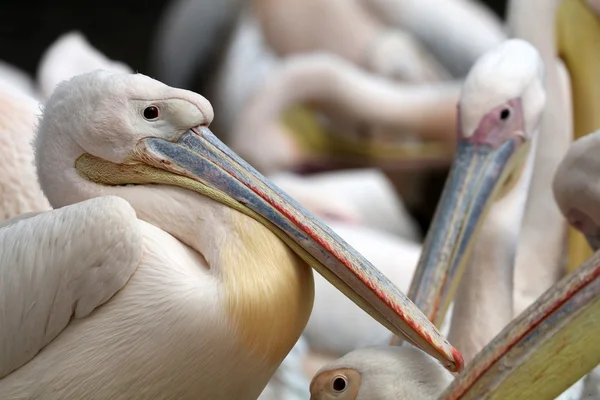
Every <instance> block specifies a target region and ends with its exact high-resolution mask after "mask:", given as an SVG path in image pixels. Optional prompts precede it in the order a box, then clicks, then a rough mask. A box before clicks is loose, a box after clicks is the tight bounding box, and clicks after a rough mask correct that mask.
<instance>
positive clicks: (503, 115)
mask: <svg viewBox="0 0 600 400" xmlns="http://www.w3.org/2000/svg"><path fill="white" fill-rule="evenodd" d="M509 117H510V110H509V109H508V108H505V109H504V110H502V111H500V119H501V120H502V121H506V120H507V119H508V118H509Z"/></svg>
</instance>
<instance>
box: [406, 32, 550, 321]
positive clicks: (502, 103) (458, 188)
mask: <svg viewBox="0 0 600 400" xmlns="http://www.w3.org/2000/svg"><path fill="white" fill-rule="evenodd" d="M544 104H545V92H544V88H543V63H542V60H541V58H540V56H539V54H538V52H537V51H536V49H535V48H534V47H533V46H531V45H530V44H529V43H527V42H525V41H522V40H517V39H514V40H507V41H505V42H504V43H502V44H501V45H499V46H497V47H496V48H495V49H493V50H491V51H489V52H488V53H486V54H485V55H483V56H482V57H481V58H480V59H479V60H478V61H477V63H476V64H475V65H474V66H473V68H472V69H471V71H470V73H469V75H468V76H467V78H466V81H465V83H464V86H463V90H462V93H461V98H460V102H459V111H458V112H459V123H458V124H459V126H458V148H457V153H456V156H455V159H454V164H453V166H452V169H451V172H450V175H449V177H448V180H447V182H446V187H445V189H444V192H443V194H442V198H441V200H440V202H439V205H438V208H437V211H436V215H435V218H434V221H433V223H432V225H431V228H430V230H429V233H428V235H427V238H426V240H425V245H424V249H423V252H422V255H421V259H420V260H419V265H418V267H417V272H416V273H415V277H414V279H413V282H412V285H411V290H410V292H409V297H410V298H411V299H413V301H415V304H417V305H418V306H419V308H420V309H421V310H422V311H423V312H424V313H425V314H426V315H427V316H428V317H429V318H430V319H431V320H432V321H433V322H434V323H435V324H436V325H437V326H440V325H441V323H442V322H443V319H444V315H445V312H446V310H447V308H448V305H449V303H450V301H451V299H452V297H453V294H454V291H455V290H456V287H457V284H458V282H459V279H460V277H461V276H462V273H463V271H464V266H465V263H466V260H467V257H468V254H469V250H470V246H471V244H472V242H473V238H474V237H475V236H476V234H477V229H478V227H479V226H480V222H481V221H482V220H483V218H484V216H485V214H486V212H487V211H488V210H489V206H490V205H491V202H492V201H493V200H494V199H496V198H498V197H499V196H503V195H504V194H505V193H506V192H507V191H509V190H510V189H511V188H512V186H513V185H514V184H515V183H516V182H517V181H518V180H519V178H520V175H521V173H522V171H523V169H524V165H525V160H526V159H527V156H528V154H529V152H530V151H531V147H532V146H531V143H532V141H533V139H534V138H535V133H536V129H537V124H538V121H539V119H540V116H541V113H542V110H543V108H544Z"/></svg>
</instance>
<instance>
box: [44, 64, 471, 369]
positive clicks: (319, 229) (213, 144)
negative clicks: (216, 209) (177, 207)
mask: <svg viewBox="0 0 600 400" xmlns="http://www.w3.org/2000/svg"><path fill="white" fill-rule="evenodd" d="M65 116H67V117H65ZM212 118H213V110H212V107H211V105H210V103H209V102H208V101H207V100H206V99H205V98H204V97H202V96H200V95H198V94H196V93H193V92H190V91H186V90H181V89H175V88H172V87H169V86H167V85H164V84H162V83H161V82H158V81H156V80H153V79H151V78H149V77H146V76H143V75H139V74H136V75H133V74H118V73H110V72H103V71H96V72H92V73H89V74H85V75H79V76H76V77H75V78H73V79H71V80H70V81H67V82H65V83H62V84H60V85H59V86H58V87H57V88H56V90H55V91H54V93H53V95H52V97H51V98H50V100H49V101H48V103H47V105H46V110H45V115H44V118H43V119H42V121H41V123H40V127H39V134H38V139H37V144H36V147H37V149H38V157H37V161H38V173H39V176H40V182H41V185H42V187H43V189H44V191H45V192H46V193H47V194H48V197H49V200H50V202H51V203H52V204H53V205H54V206H55V207H60V206H63V205H66V204H70V203H74V202H78V201H81V200H83V199H85V198H89V197H95V196H101V195H105V194H107V187H108V188H111V190H110V193H111V194H115V195H123V193H124V192H125V191H126V190H127V189H128V188H119V187H118V186H120V185H151V184H155V185H160V187H158V188H157V189H156V191H155V192H153V193H152V194H151V196H152V195H154V194H155V193H158V192H160V190H161V188H163V189H164V188H165V185H166V186H167V187H169V188H173V187H177V188H176V189H177V190H178V191H181V190H183V191H186V192H187V193H190V192H196V193H198V194H201V195H203V196H206V197H208V198H211V199H213V200H215V201H217V202H219V203H222V204H225V205H227V206H229V207H231V208H233V209H236V210H238V211H240V212H242V213H244V214H246V215H248V216H250V217H251V218H254V219H255V220H258V221H259V222H261V223H262V224H263V225H265V226H266V227H267V228H269V229H270V230H271V231H273V232H274V233H275V234H276V235H277V236H279V238H280V239H281V240H283V241H284V242H285V243H287V244H288V245H289V246H290V247H291V248H292V249H293V250H294V251H295V252H296V253H298V255H299V256H300V257H302V258H303V259H304V261H305V262H307V263H308V264H309V265H311V266H312V267H314V268H315V269H317V270H318V271H319V272H320V273H321V274H323V275H324V276H325V277H326V278H327V279H328V280H329V281H331V282H332V283H333V284H334V285H336V286H337V287H338V288H339V289H340V290H341V291H343V292H344V293H345V294H346V295H347V296H349V297H350V298H351V299H352V300H353V301H355V302H356V303H357V304H358V305H359V306H361V307H362V308H363V309H365V310H366V311H367V312H368V313H369V314H371V315H372V316H373V317H374V318H375V319H377V320H378V321H379V322H380V323H382V324H383V325H385V326H386V327H388V328H389V329H390V330H392V331H393V332H394V333H396V334H399V335H402V336H405V337H407V338H408V340H410V341H411V342H413V343H415V344H416V345H417V346H419V347H421V348H423V349H424V350H425V351H426V352H427V353H429V354H432V355H433V356H434V357H436V358H438V359H440V360H441V361H442V362H443V363H445V365H447V366H448V368H450V369H459V368H460V367H461V358H460V355H459V354H458V353H457V352H456V350H454V349H453V348H452V347H451V346H450V345H449V344H448V342H447V341H445V339H444V338H443V337H442V336H441V334H439V332H438V331H437V330H436V329H435V328H434V327H433V326H432V325H431V324H430V323H429V321H427V319H426V318H425V317H424V316H423V315H422V314H421V313H420V312H419V310H418V309H417V308H416V307H415V306H414V305H413V304H412V303H411V302H410V300H408V299H407V298H406V297H405V296H404V295H403V294H402V293H401V292H400V291H399V290H398V289H397V288H396V287H395V286H394V285H393V284H392V283H391V282H390V281H389V280H387V279H386V278H385V277H384V276H383V275H381V274H380V273H379V272H378V271H377V270H376V269H375V268H374V267H373V266H372V265H371V264H370V263H369V262H368V261H366V260H365V259H364V257H362V256H361V255H360V254H358V253H357V252H356V251H354V250H353V249H352V248H351V247H349V246H348V245H347V244H346V243H344V242H343V241H342V240H341V239H340V238H339V237H338V236H337V235H336V234H335V233H333V232H332V231H331V230H330V229H328V228H327V227H326V226H325V225H323V224H322V223H319V222H318V221H317V220H316V219H315V218H314V217H312V216H311V215H310V214H309V213H308V212H307V211H306V210H304V209H303V208H302V207H301V206H300V205H299V204H297V203H296V202H295V201H294V200H292V199H291V198H290V197H289V196H287V195H286V194H285V193H283V192H282V191H281V190H279V189H278V188H277V187H275V186H274V185H272V184H271V183H270V182H269V181H268V180H267V179H266V178H264V177H263V176H262V175H261V174H260V173H258V172H257V171H256V170H255V169H254V168H252V167H251V166H250V165H248V164H247V163H246V162H245V161H244V160H242V159H241V158H239V157H238V156H237V155H236V154H235V153H233V152H232V151H231V150H229V149H228V148H227V147H226V146H225V145H224V144H223V143H221V142H220V141H219V140H218V139H217V138H216V137H215V136H214V135H213V134H212V133H211V132H210V130H209V129H208V128H207V126H208V125H209V124H210V122H211V121H212ZM65 188H68V190H65ZM121 189H122V190H121ZM146 193H147V195H148V194H150V193H148V192H146ZM163 193H164V191H163ZM124 197H125V196H124ZM125 198H127V197H125ZM128 200H130V201H132V199H131V198H129V199H128ZM135 201H137V202H146V204H147V203H148V202H150V201H151V199H135ZM167 201H171V202H174V201H176V200H174V199H173V198H169V199H167ZM163 206H164V203H163ZM134 207H135V205H134ZM140 208H141V207H140ZM136 211H138V215H141V217H142V218H148V215H147V214H148V213H149V212H148V211H147V210H146V211H143V210H141V209H140V210H137V209H136ZM144 212H146V215H144ZM153 212H154V213H161V212H162V210H161V209H155V210H154V211H153ZM150 221H151V219H150ZM192 236H193V235H192Z"/></svg>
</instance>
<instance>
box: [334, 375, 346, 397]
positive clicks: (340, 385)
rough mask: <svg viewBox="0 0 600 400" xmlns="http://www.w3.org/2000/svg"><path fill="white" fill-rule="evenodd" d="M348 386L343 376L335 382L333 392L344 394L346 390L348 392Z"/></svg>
mask: <svg viewBox="0 0 600 400" xmlns="http://www.w3.org/2000/svg"><path fill="white" fill-rule="evenodd" d="M347 386H348V382H347V381H346V378H344V377H343V376H338V377H336V378H335V379H334V380H333V390H334V391H335V392H338V393H339V392H343V391H344V390H346V387H347Z"/></svg>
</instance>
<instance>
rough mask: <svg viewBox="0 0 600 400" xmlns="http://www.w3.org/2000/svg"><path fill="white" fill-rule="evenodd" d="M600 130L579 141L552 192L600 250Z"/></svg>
mask: <svg viewBox="0 0 600 400" xmlns="http://www.w3.org/2000/svg"><path fill="white" fill-rule="evenodd" d="M599 151H600V131H596V132H594V133H592V134H590V135H586V136H583V137H581V138H579V139H577V140H576V141H575V142H573V144H571V147H570V148H569V151H568V152H567V155H566V156H565V158H563V160H562V161H561V163H560V164H559V165H558V168H557V170H556V174H555V175H554V182H553V184H552V189H553V191H554V198H555V199H556V202H557V204H558V207H559V208H560V211H561V212H562V213H563V215H564V216H565V218H566V219H567V221H569V223H570V224H571V225H572V226H573V227H574V228H575V229H577V230H579V231H581V233H583V234H584V235H585V237H586V239H587V241H588V243H589V244H590V246H591V247H592V248H593V249H594V250H598V249H599V248H600V203H599V201H600V185H598V180H597V178H596V177H597V176H598V174H599V173H600V159H599V158H598V154H599V153H598V152H599Z"/></svg>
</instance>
